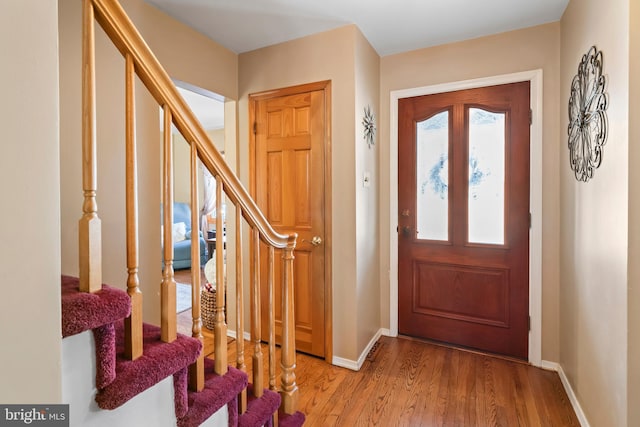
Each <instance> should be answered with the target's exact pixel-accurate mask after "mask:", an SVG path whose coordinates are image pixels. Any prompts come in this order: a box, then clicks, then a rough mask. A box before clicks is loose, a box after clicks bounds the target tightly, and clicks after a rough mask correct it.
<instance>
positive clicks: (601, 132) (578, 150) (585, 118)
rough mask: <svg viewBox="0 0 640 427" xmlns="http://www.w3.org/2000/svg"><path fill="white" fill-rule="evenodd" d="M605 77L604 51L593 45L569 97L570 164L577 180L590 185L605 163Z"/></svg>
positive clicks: (581, 64)
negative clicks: (597, 170) (603, 73)
mask: <svg viewBox="0 0 640 427" xmlns="http://www.w3.org/2000/svg"><path fill="white" fill-rule="evenodd" d="M605 86H606V78H605V76H604V75H602V51H599V50H598V49H596V47H595V46H591V48H590V49H589V51H588V52H587V53H586V54H584V55H583V56H582V60H581V61H580V65H578V74H576V75H575V77H574V78H573V81H572V82H571V96H570V97H569V127H568V129H567V133H568V135H569V164H570V166H571V169H572V170H573V171H574V173H575V177H576V179H577V180H578V181H583V182H587V181H589V180H590V179H591V178H593V172H594V170H595V169H597V168H598V167H599V166H600V163H601V162H602V147H603V146H604V144H605V142H606V141H607V113H606V110H607V106H608V105H607V104H608V99H607V94H606V93H605Z"/></svg>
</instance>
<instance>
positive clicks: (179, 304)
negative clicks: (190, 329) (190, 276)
mask: <svg viewBox="0 0 640 427" xmlns="http://www.w3.org/2000/svg"><path fill="white" fill-rule="evenodd" d="M190 308H191V285H190V284H188V283H180V282H176V313H182V312H183V311H186V310H189V309H190Z"/></svg>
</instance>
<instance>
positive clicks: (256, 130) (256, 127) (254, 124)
mask: <svg viewBox="0 0 640 427" xmlns="http://www.w3.org/2000/svg"><path fill="white" fill-rule="evenodd" d="M257 133H258V122H253V134H254V135H255V134H257Z"/></svg>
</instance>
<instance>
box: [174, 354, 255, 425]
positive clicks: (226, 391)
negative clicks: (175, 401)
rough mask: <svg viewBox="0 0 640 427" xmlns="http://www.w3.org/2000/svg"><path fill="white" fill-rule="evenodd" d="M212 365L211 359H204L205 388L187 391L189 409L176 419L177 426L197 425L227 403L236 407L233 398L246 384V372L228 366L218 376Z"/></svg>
mask: <svg viewBox="0 0 640 427" xmlns="http://www.w3.org/2000/svg"><path fill="white" fill-rule="evenodd" d="M214 366H215V365H214V362H213V361H212V360H210V359H206V358H205V359H204V369H205V388H204V390H202V391H200V392H192V391H190V392H189V393H188V396H189V397H188V400H189V410H188V412H187V414H186V415H185V416H184V417H182V418H179V419H178V427H196V426H199V425H200V424H202V423H203V422H204V421H205V420H207V419H208V418H209V417H210V416H211V415H213V414H214V413H215V412H217V411H218V410H219V409H220V408H222V407H223V406H224V405H226V404H228V403H229V404H230V405H229V406H230V410H231V408H232V407H233V408H237V406H234V404H236V401H235V399H236V398H237V396H238V394H240V392H241V391H242V390H243V389H244V388H245V387H246V386H247V383H248V380H247V374H245V373H244V372H242V371H240V370H238V369H235V368H233V367H231V366H229V369H228V371H227V373H226V374H225V375H222V376H220V375H217V374H216V373H215V372H214ZM230 415H231V414H230ZM230 419H231V417H230Z"/></svg>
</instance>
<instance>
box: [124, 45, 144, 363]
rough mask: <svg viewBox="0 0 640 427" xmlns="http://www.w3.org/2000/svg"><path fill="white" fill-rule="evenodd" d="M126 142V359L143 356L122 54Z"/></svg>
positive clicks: (131, 113) (130, 68)
mask: <svg viewBox="0 0 640 427" xmlns="http://www.w3.org/2000/svg"><path fill="white" fill-rule="evenodd" d="M125 58H126V59H125V144H126V149H125V151H126V154H125V156H126V217H127V272H128V277H127V293H128V294H129V298H130V299H131V315H130V316H129V317H127V318H126V319H125V321H124V352H125V357H126V358H128V359H129V360H135V359H137V358H138V357H140V356H142V292H140V287H139V285H140V280H139V278H138V161H137V159H136V121H135V120H136V107H135V91H134V88H135V69H134V64H133V57H132V56H131V55H126V57H125Z"/></svg>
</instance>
